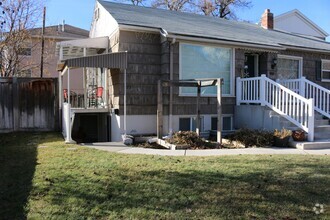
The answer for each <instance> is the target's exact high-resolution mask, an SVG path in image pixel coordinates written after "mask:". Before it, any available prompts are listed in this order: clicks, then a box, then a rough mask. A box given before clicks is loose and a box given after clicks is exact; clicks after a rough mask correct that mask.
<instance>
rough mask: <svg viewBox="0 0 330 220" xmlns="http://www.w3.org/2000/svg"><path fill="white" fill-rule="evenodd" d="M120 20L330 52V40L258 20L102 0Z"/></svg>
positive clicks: (204, 35)
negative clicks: (260, 23) (268, 25)
mask: <svg viewBox="0 0 330 220" xmlns="http://www.w3.org/2000/svg"><path fill="white" fill-rule="evenodd" d="M99 2H100V4H101V5H102V6H103V7H104V8H105V9H106V10H107V11H108V12H109V13H110V14H111V15H112V16H113V17H114V19H116V21H117V22H118V24H122V25H132V26H141V27H149V28H159V29H160V28H163V29H165V30H166V31H167V32H168V33H170V34H175V35H183V36H191V37H199V38H208V39H217V40H224V41H228V42H233V44H235V43H249V44H255V45H263V46H271V47H279V48H280V47H284V48H285V47H288V46H289V47H298V48H301V49H303V48H305V49H315V50H325V51H327V52H330V43H329V42H325V41H322V40H317V39H311V38H308V37H303V36H298V35H294V34H291V33H286V32H281V31H278V30H266V29H264V28H262V27H260V26H258V25H256V24H251V23H247V22H237V21H229V20H226V19H220V18H216V17H209V16H204V15H196V14H191V13H183V12H176V11H169V10H163V9H155V8H147V7H140V6H134V5H127V4H118V3H112V2H107V1H101V0H99Z"/></svg>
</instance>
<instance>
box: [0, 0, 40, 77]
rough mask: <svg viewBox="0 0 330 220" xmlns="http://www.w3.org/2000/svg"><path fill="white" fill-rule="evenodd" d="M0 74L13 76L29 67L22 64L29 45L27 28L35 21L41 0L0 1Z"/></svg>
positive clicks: (38, 15)
mask: <svg viewBox="0 0 330 220" xmlns="http://www.w3.org/2000/svg"><path fill="white" fill-rule="evenodd" d="M0 2H1V4H0V13H1V17H0V28H1V29H0V55H1V73H0V76H7V77H8V76H15V75H16V74H19V73H20V72H22V71H24V70H27V69H28V68H29V66H28V63H25V64H23V63H22V60H23V59H24V55H29V54H30V53H31V49H32V47H33V45H31V40H30V33H29V29H31V28H33V27H34V25H35V24H36V23H37V20H38V18H39V17H40V14H41V7H40V6H41V0H2V1H0Z"/></svg>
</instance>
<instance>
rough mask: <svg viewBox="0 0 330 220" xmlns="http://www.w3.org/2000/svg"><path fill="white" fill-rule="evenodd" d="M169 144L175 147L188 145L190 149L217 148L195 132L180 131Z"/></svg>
mask: <svg viewBox="0 0 330 220" xmlns="http://www.w3.org/2000/svg"><path fill="white" fill-rule="evenodd" d="M168 142H169V143H171V144H175V145H187V146H188V147H189V148H190V149H210V148H216V145H214V144H211V143H209V142H206V141H205V140H204V139H203V138H201V137H199V136H198V135H197V133H196V132H193V131H178V132H176V133H174V134H173V136H172V138H170V139H169V140H168Z"/></svg>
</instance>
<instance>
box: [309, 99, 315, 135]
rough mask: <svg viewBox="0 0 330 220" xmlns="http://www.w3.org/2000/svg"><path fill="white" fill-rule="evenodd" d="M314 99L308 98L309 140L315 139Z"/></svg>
mask: <svg viewBox="0 0 330 220" xmlns="http://www.w3.org/2000/svg"><path fill="white" fill-rule="evenodd" d="M314 112H315V111H314V99H308V141H314Z"/></svg>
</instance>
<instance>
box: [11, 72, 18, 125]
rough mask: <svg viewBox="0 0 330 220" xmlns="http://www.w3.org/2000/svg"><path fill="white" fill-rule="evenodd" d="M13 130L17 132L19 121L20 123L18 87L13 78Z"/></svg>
mask: <svg viewBox="0 0 330 220" xmlns="http://www.w3.org/2000/svg"><path fill="white" fill-rule="evenodd" d="M12 82H13V87H12V88H13V96H12V100H13V130H14V131H18V130H19V121H20V113H19V102H20V101H19V98H20V97H19V91H18V90H19V85H18V80H17V78H16V77H13V81H12Z"/></svg>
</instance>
